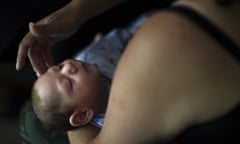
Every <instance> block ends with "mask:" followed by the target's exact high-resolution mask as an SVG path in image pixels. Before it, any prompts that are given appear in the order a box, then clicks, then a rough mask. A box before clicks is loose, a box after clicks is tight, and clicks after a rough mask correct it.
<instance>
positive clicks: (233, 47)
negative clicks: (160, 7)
mask: <svg viewBox="0 0 240 144" xmlns="http://www.w3.org/2000/svg"><path fill="white" fill-rule="evenodd" d="M166 10H169V11H173V12H177V13H180V14H183V15H184V16H186V17H187V18H189V19H190V20H192V21H193V22H194V23H196V24H197V25H199V26H200V27H202V28H203V29H204V30H205V31H206V32H208V34H209V35H210V36H212V37H213V38H214V39H215V40H217V41H218V42H219V43H220V44H221V45H222V46H223V47H224V48H225V49H226V50H227V51H228V52H229V53H230V54H232V55H233V56H234V57H235V58H236V59H237V60H238V61H240V48H239V47H238V45H237V44H236V43H235V42H233V41H232V40H231V39H230V38H229V37H228V36H226V35H225V34H224V33H223V32H222V31H221V30H220V29H219V28H218V27H217V26H216V25H214V24H213V23H212V22H210V21H209V20H208V19H206V18H205V17H203V16H202V15H200V14H199V13H197V12H196V11H194V10H192V9H191V8H188V7H186V6H173V7H170V8H168V9H166Z"/></svg>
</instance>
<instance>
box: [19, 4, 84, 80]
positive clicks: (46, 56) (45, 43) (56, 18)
mask: <svg viewBox="0 0 240 144" xmlns="http://www.w3.org/2000/svg"><path fill="white" fill-rule="evenodd" d="M73 4H74V1H72V2H70V3H69V4H68V5H66V6H64V7H63V8H61V9H59V10H58V11H56V12H54V13H52V14H50V15H49V16H47V17H45V18H43V19H42V20H40V21H38V22H37V23H30V24H29V32H28V33H27V34H26V35H25V36H24V38H23V39H22V41H21V43H20V45H19V50H18V55H17V62H16V69H17V70H21V69H22V68H23V67H24V63H25V60H26V57H27V56H28V58H29V60H30V62H31V64H32V67H33V69H34V71H35V72H36V73H37V74H40V75H41V74H43V73H44V72H46V70H47V69H48V68H49V67H50V66H51V65H52V64H53V60H52V56H51V48H52V46H53V45H54V44H55V43H56V42H57V41H60V40H63V39H65V38H67V37H69V36H71V35H72V34H73V33H74V32H76V30H77V29H78V27H79V25H80V21H79V20H78V21H77V14H76V13H77V10H76V7H74V6H73Z"/></svg>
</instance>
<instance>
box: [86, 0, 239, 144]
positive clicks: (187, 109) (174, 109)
mask: <svg viewBox="0 0 240 144" xmlns="http://www.w3.org/2000/svg"><path fill="white" fill-rule="evenodd" d="M182 4H185V5H190V6H192V7H194V8H196V9H197V10H198V11H200V12H201V11H204V15H206V16H207V17H209V18H210V19H212V20H213V21H214V22H216V23H218V25H219V26H220V28H222V29H223V30H224V31H226V33H227V34H228V35H229V36H230V37H232V38H233V39H234V40H236V42H238V43H237V44H238V45H240V43H239V42H240V37H239V34H240V33H239V29H238V27H237V26H238V25H239V24H240V21H239V20H238V16H239V12H240V11H239V10H238V9H237V8H231V7H229V8H225V9H223V8H220V7H216V6H215V7H214V5H213V1H187V0H186V1H184V0H182ZM237 4H238V3H237ZM235 6H236V5H235ZM235 6H234V7H235ZM237 6H239V4H238V5H237ZM223 13H224V15H225V17H222V15H223ZM230 14H231V16H230V17H227V16H228V15H230ZM233 20H234V22H235V23H234V24H233V23H231V21H233ZM226 21H227V23H226ZM239 73H240V67H239V62H237V61H236V59H234V58H233V56H231V55H230V54H228V53H227V52H226V51H225V50H224V48H222V46H221V45H219V44H218V43H217V42H216V41H215V40H213V39H212V37H210V36H208V35H207V34H206V33H205V31H203V30H202V29H200V28H199V27H198V26H196V25H195V24H193V23H192V22H191V21H189V20H188V19H185V18H183V17H182V16H181V15H178V14H175V13H170V12H159V13H156V14H155V15H154V16H152V17H151V18H150V19H149V20H148V21H147V22H146V23H145V24H144V25H143V26H142V27H141V28H140V29H139V31H138V32H137V33H136V35H135V36H134V37H133V39H132V40H131V42H130V44H129V45H128V47H127V49H126V51H125V53H124V55H123V57H122V59H121V61H120V63H119V65H118V67H117V70H116V73H115V77H114V80H113V84H112V89H111V93H110V99H109V105H108V108H107V113H106V117H105V123H104V126H103V128H102V130H101V131H100V134H99V135H98V136H97V137H96V138H95V139H93V140H92V141H91V142H89V143H97V144H106V143H112V144H122V143H124V144H139V143H148V142H149V141H152V140H155V139H158V140H162V142H164V141H165V140H168V139H170V138H172V137H174V136H176V135H177V134H179V133H180V132H181V131H183V130H185V129H186V128H188V127H190V126H193V125H197V124H200V123H205V122H208V121H211V120H214V119H217V118H219V117H221V116H223V115H224V114H226V113H227V112H229V111H230V110H232V109H233V108H234V107H235V106H237V105H238V104H239V102H240V91H239V86H238V85H239V83H240V75H239Z"/></svg>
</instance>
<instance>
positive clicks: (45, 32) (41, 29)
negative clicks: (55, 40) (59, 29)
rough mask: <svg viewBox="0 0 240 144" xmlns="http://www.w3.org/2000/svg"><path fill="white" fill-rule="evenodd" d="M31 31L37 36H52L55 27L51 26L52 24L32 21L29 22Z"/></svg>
mask: <svg viewBox="0 0 240 144" xmlns="http://www.w3.org/2000/svg"><path fill="white" fill-rule="evenodd" d="M29 31H30V33H32V35H34V36H36V37H51V36H52V35H54V32H53V29H52V28H51V24H50V23H48V24H37V23H33V22H30V23H29Z"/></svg>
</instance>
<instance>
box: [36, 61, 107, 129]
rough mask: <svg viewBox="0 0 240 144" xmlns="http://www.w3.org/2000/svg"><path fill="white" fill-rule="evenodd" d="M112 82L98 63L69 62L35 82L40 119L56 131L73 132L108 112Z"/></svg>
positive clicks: (49, 71) (37, 110)
mask: <svg viewBox="0 0 240 144" xmlns="http://www.w3.org/2000/svg"><path fill="white" fill-rule="evenodd" d="M109 85H110V79H109V78H107V77H106V76H104V75H103V74H101V72H100V71H99V69H98V68H97V66H96V65H94V64H87V63H85V62H82V61H76V60H73V59H69V60H66V61H64V62H63V63H61V64H59V65H55V66H52V67H51V68H49V69H48V71H47V72H46V73H45V74H43V75H42V76H40V77H39V78H38V80H37V81H36V82H35V84H34V86H33V91H32V104H33V109H34V112H35V113H36V115H37V117H38V118H39V120H40V121H41V122H42V123H43V124H44V125H45V126H46V127H48V128H50V129H54V130H70V129H73V128H75V127H79V126H82V125H85V124H87V123H89V122H91V123H92V124H94V125H96V126H98V127H100V126H99V125H101V124H98V123H97V122H95V121H94V120H92V119H93V118H94V117H96V116H99V115H101V114H103V113H104V112H105V109H106V105H107V99H108V91H109Z"/></svg>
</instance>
